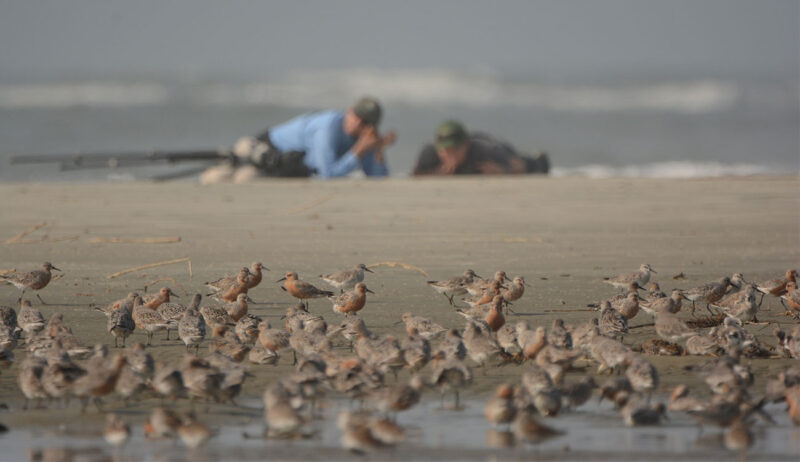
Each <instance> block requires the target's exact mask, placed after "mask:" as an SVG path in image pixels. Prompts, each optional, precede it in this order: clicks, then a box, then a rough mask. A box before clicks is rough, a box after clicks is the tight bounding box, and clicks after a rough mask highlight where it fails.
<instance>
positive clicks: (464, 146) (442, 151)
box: [436, 141, 469, 166]
mask: <svg viewBox="0 0 800 462" xmlns="http://www.w3.org/2000/svg"><path fill="white" fill-rule="evenodd" d="M468 150H469V142H468V141H465V142H463V143H461V144H458V145H455V146H450V147H447V148H438V147H437V148H436V154H437V155H438V156H439V160H441V161H442V163H443V164H454V165H456V166H460V165H461V164H463V163H464V161H466V160H467V151H468Z"/></svg>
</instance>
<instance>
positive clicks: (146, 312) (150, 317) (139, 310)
mask: <svg viewBox="0 0 800 462" xmlns="http://www.w3.org/2000/svg"><path fill="white" fill-rule="evenodd" d="M132 315H133V321H134V322H135V323H136V327H138V328H139V329H141V330H143V331H144V332H145V333H146V334H147V345H148V346H149V345H150V344H151V343H152V341H153V334H154V333H156V332H158V331H160V330H167V329H170V328H172V327H173V325H174V324H175V322H174V321H167V320H165V319H164V318H162V317H161V315H160V314H158V312H157V311H156V310H153V309H150V308H148V307H147V306H146V305H143V304H142V303H141V298H139V299H137V301H135V302H134V305H133V313H132Z"/></svg>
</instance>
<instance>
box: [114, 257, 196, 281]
mask: <svg viewBox="0 0 800 462" xmlns="http://www.w3.org/2000/svg"><path fill="white" fill-rule="evenodd" d="M185 261H187V262H188V261H191V259H189V257H185V258H177V259H175V260H167V261H160V262H157V263H150V264H149V265H142V266H137V267H134V268H128V269H126V270H122V271H119V272H117V273H114V274H109V275H108V276H107V278H108V279H114V278H116V277H119V276H122V275H123V274H128V273H133V272H134V271H141V270H145V269H150V268H156V267H158V266H165V265H172V264H174V263H183V262H185Z"/></svg>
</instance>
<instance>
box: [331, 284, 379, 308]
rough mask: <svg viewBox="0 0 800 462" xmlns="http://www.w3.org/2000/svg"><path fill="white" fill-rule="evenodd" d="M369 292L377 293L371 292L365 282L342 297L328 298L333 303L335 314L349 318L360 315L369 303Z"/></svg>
mask: <svg viewBox="0 0 800 462" xmlns="http://www.w3.org/2000/svg"><path fill="white" fill-rule="evenodd" d="M367 292H369V293H371V294H374V293H375V292H373V291H371V290H369V289H368V288H367V286H366V285H365V284H364V283H363V282H359V283H358V284H356V285H355V288H353V290H350V291H347V292H344V293H342V294H340V295H332V296H330V297H328V300H330V301H331V303H333V311H334V312H336V313H339V314H344V315H347V316H349V315H350V314H356V313H358V312H359V311H361V309H362V308H364V304H366V303H367Z"/></svg>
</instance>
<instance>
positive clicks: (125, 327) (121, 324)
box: [106, 302, 136, 348]
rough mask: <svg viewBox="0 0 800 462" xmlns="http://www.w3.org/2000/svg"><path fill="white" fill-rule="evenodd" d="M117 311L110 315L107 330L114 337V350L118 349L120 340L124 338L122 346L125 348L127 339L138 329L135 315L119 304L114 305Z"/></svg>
mask: <svg viewBox="0 0 800 462" xmlns="http://www.w3.org/2000/svg"><path fill="white" fill-rule="evenodd" d="M114 306H115V307H116V309H114V311H112V312H111V313H110V314H109V315H108V321H107V322H106V330H107V331H108V332H109V333H110V334H111V335H113V336H114V348H118V347H119V345H118V340H119V339H120V338H122V346H123V347H125V339H127V338H128V336H130V335H131V334H132V333H133V331H134V329H136V322H135V321H134V320H133V315H132V314H131V312H130V311H129V310H128V308H127V307H126V306H122V304H121V303H119V302H117V303H115V304H114Z"/></svg>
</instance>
